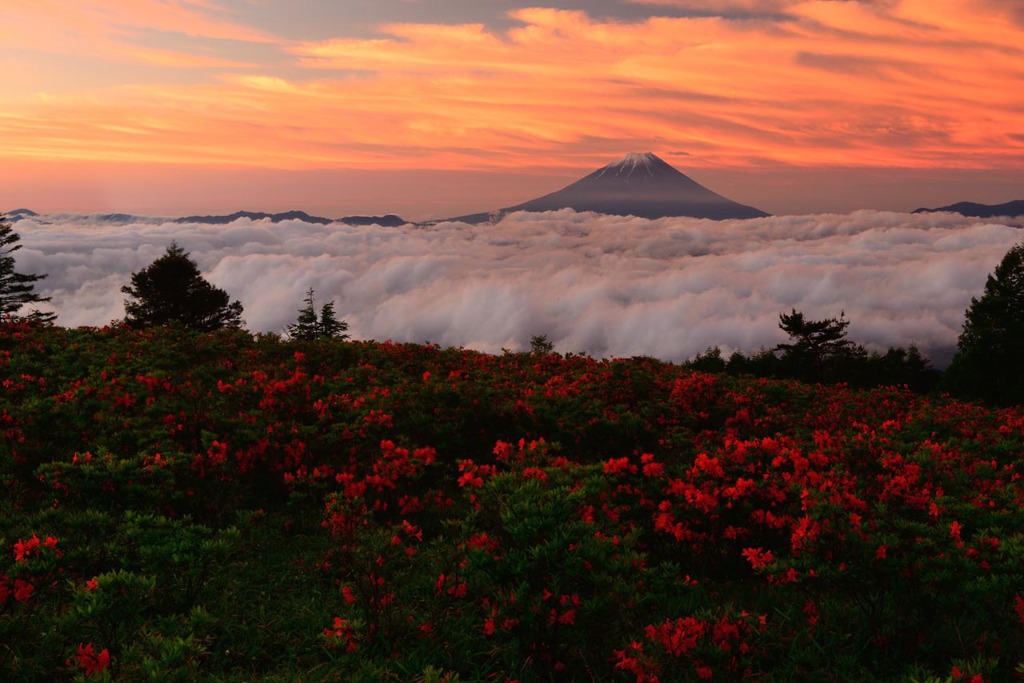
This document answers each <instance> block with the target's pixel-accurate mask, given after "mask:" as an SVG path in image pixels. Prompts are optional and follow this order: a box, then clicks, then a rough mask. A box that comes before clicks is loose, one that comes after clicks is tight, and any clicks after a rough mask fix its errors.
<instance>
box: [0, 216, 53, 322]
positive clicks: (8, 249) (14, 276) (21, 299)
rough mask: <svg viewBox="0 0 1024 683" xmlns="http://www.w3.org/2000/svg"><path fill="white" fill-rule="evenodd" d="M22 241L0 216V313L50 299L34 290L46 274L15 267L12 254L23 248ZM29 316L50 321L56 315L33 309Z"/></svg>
mask: <svg viewBox="0 0 1024 683" xmlns="http://www.w3.org/2000/svg"><path fill="white" fill-rule="evenodd" d="M20 241H21V237H20V236H19V235H18V233H16V232H14V229H13V228H12V227H11V226H10V225H9V224H8V223H7V222H6V221H5V220H4V218H3V216H0V315H3V314H11V315H13V314H14V313H16V312H17V311H18V309H20V308H21V307H22V306H23V305H25V304H29V303H42V302H45V301H49V300H50V297H41V296H39V295H38V294H36V293H35V292H34V291H32V290H33V289H34V287H35V283H36V282H38V281H39V280H42V279H43V278H45V277H46V275H31V274H26V273H19V272H17V271H16V270H15V269H14V256H12V255H11V254H13V253H14V252H16V251H18V250H19V249H21V245H20V244H18V242H20ZM29 317H30V318H36V319H39V320H43V321H44V322H49V321H51V320H53V318H54V317H56V316H54V315H53V314H52V313H40V312H39V311H33V312H32V313H31V314H30V315H29Z"/></svg>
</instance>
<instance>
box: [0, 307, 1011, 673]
mask: <svg viewBox="0 0 1024 683" xmlns="http://www.w3.org/2000/svg"><path fill="white" fill-rule="evenodd" d="M0 384H2V387H3V388H2V392H0V476H2V479H3V482H2V483H3V486H4V490H5V491H6V492H7V495H6V496H4V497H3V498H2V499H0V512H2V514H0V552H2V554H0V679H4V680H25V681H52V680H75V679H78V680H90V681H92V680H123V681H137V680H140V681H149V680H152V681H174V680H180V681H191V680H197V679H203V678H204V677H208V678H210V679H217V680H228V681H252V680H259V679H263V680H299V679H301V680H304V681H318V680H325V681H326V680H366V681H379V680H396V681H397V680H403V681H404V680H417V681H445V680H446V681H456V680H462V681H477V680H481V681H512V680H518V681H524V682H525V681H546V680H587V681H589V680H598V681H630V682H632V681H637V682H638V683H639V682H642V681H659V680H660V681H683V680H737V679H748V680H764V681H767V680H823V679H833V680H876V679H879V678H884V679H890V680H907V681H910V680H918V681H926V680H964V681H981V680H1012V679H1013V678H1014V676H1015V675H1016V674H1015V672H1018V671H1024V669H1020V665H1021V662H1022V661H1024V656H1022V655H1021V654H1020V653H1022V652H1024V481H1022V479H1021V473H1022V472H1024V460H1022V457H1021V456H1022V454H1024V412H1021V411H1017V410H999V411H996V410H988V409H985V408H982V407H978V406H974V405H969V404H961V403H957V402H953V401H951V400H946V399H925V398H922V397H920V396H915V395H913V394H911V393H909V392H907V391H904V390H900V389H885V390H875V391H871V392H854V391H850V390H847V389H845V388H843V387H821V386H811V385H804V384H799V383H792V382H778V381H769V380H753V379H742V378H740V379H737V378H730V377H725V376H716V375H705V374H699V373H693V372H689V371H686V370H683V369H680V368H679V367H677V366H674V365H671V364H666V363H662V362H659V361H655V360H651V359H647V358H633V359H628V360H618V361H602V360H594V359H592V358H588V357H584V356H567V357H562V356H557V355H537V354H505V355H501V356H491V355H485V354H480V353H475V352H471V351H464V350H454V349H438V348H436V347H431V346H419V345H407V344H402V345H398V344H390V343H373V342H339V341H331V342H282V341H281V340H279V339H277V338H276V337H266V336H252V335H250V334H248V333H245V332H222V333H215V334H211V335H200V334H193V333H188V332H184V331H182V330H174V329H163V330H150V331H131V330H128V329H125V328H121V327H114V328H109V329H102V330H96V329H76V330H67V329H61V328H44V327H33V326H30V325H27V324H25V323H19V322H10V321H8V322H5V323H3V324H2V329H0Z"/></svg>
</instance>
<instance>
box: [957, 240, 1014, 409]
mask: <svg viewBox="0 0 1024 683" xmlns="http://www.w3.org/2000/svg"><path fill="white" fill-rule="evenodd" d="M945 385H946V387H947V388H948V389H950V390H951V391H953V392H954V393H957V394H960V395H962V396H966V397H968V398H977V399H982V400H985V401H990V402H993V403H997V404H1001V405H1010V404H1021V403H1024V242H1022V243H1020V244H1018V245H1016V246H1014V247H1013V248H1012V249H1010V251H1008V252H1007V253H1006V255H1005V256H1003V260H1002V261H1001V262H1000V263H999V265H998V266H996V269H995V272H993V273H992V274H991V275H989V276H988V279H987V280H986V282H985V291H984V292H983V293H982V295H981V298H980V299H975V298H972V299H971V305H970V307H969V308H968V309H967V312H966V315H965V319H964V327H963V331H962V332H961V333H960V338H959V340H958V341H957V350H956V354H955V355H954V356H953V360H952V362H951V363H950V366H949V368H948V369H947V371H946V377H945Z"/></svg>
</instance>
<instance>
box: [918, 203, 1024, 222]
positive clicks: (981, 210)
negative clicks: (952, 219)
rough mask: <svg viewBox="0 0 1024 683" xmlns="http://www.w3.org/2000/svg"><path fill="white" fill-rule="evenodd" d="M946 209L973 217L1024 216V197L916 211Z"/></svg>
mask: <svg viewBox="0 0 1024 683" xmlns="http://www.w3.org/2000/svg"><path fill="white" fill-rule="evenodd" d="M940 211H946V212H949V213H958V214H960V215H961V216H969V217H971V218H996V217H998V216H1024V199H1015V200H1013V201H1010V202H1006V203H1003V204H978V203H976V202H957V203H956V204H950V205H949V206H941V207H939V208H937V209H925V208H922V209H917V210H915V211H914V213H937V212H940Z"/></svg>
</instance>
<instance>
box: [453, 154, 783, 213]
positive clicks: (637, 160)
mask: <svg viewBox="0 0 1024 683" xmlns="http://www.w3.org/2000/svg"><path fill="white" fill-rule="evenodd" d="M559 209H573V210H575V211H594V212H596V213H603V214H609V215H613V216H638V217H640V218H666V217H670V216H688V217H691V218H710V219H713V220H726V219H731V218H763V217H765V216H769V215H770V214H768V213H766V212H764V211H761V210H760V209H756V208H754V207H752V206H747V205H745V204H740V203H738V202H734V201H732V200H731V199H727V198H726V197H723V196H722V195H720V194H718V193H716V192H713V191H711V190H709V189H708V188H706V187H704V186H703V185H701V184H700V183H698V182H696V181H695V180H693V179H691V178H690V177H688V176H686V175H685V174H683V173H681V172H679V171H678V170H676V169H675V168H673V167H672V166H671V165H669V164H668V163H666V162H665V161H663V160H662V159H660V158H659V157H658V156H657V155H655V154H652V153H650V152H633V153H630V154H627V155H626V156H625V157H623V158H622V159H620V160H618V161H615V162H612V163H610V164H608V165H606V166H603V167H601V168H599V169H597V170H596V171H594V172H593V173H591V174H590V175H588V176H586V177H584V178H581V179H580V180H577V181H576V182H574V183H572V184H571V185H568V186H566V187H564V188H562V189H561V190H558V191H556V192H552V193H550V194H546V195H544V196H543V197H538V198H536V199H531V200H530V201H527V202H523V203H522V204H516V205H515V206H510V207H508V208H504V209H499V210H498V211H492V212H488V213H476V214H470V215H466V216H459V217H457V218H452V219H450V220H453V221H462V222H465V223H485V222H488V221H490V222H494V221H496V220H500V218H501V217H502V216H504V215H505V214H509V213H512V212H515V211H533V212H543V211H557V210H559Z"/></svg>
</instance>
